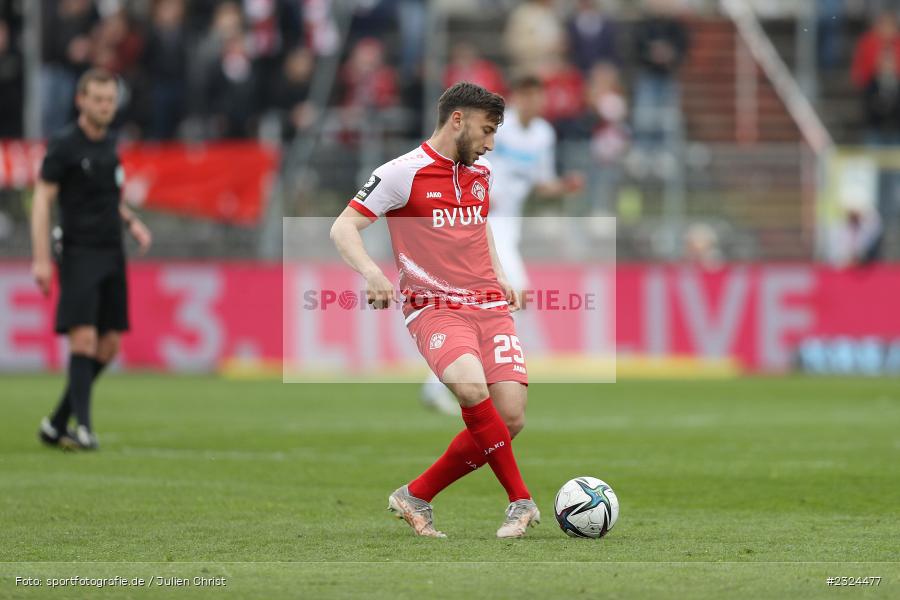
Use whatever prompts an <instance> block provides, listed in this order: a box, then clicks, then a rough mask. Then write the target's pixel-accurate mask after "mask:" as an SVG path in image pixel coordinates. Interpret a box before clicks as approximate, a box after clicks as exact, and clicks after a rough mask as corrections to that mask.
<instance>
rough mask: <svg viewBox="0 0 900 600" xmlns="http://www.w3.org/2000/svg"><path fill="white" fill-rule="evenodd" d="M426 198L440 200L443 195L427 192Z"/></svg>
mask: <svg viewBox="0 0 900 600" xmlns="http://www.w3.org/2000/svg"><path fill="white" fill-rule="evenodd" d="M425 197H426V198H440V197H441V193H440V192H427V193H426V194H425Z"/></svg>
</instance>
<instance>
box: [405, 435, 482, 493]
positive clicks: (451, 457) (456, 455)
mask: <svg viewBox="0 0 900 600" xmlns="http://www.w3.org/2000/svg"><path fill="white" fill-rule="evenodd" d="M486 462H487V459H486V458H485V457H484V452H482V451H481V450H480V449H479V448H478V445H477V444H476V443H475V440H474V439H472V434H471V433H469V430H468V429H463V430H462V431H460V432H459V433H458V434H456V437H455V438H453V441H451V442H450V445H449V446H448V447H447V451H446V452H444V453H443V454H442V455H441V457H440V458H439V459H437V460H436V461H435V462H434V464H433V465H431V466H430V467H428V469H427V470H426V471H425V472H424V473H422V474H421V475H419V476H418V477H417V478H416V479H414V480H413V481H412V482H410V484H409V493H410V494H412V495H413V496H415V497H416V498H421V499H422V500H425V501H426V502H431V499H432V498H434V497H435V496H437V495H438V492H440V491H441V490H443V489H444V488H445V487H447V486H448V485H450V484H451V483H453V482H454V481H456V480H457V479H460V478H461V477H464V476H466V475H468V474H469V473H471V472H472V471H474V470H475V469H477V468H479V467H480V466H481V465H483V464H484V463H486Z"/></svg>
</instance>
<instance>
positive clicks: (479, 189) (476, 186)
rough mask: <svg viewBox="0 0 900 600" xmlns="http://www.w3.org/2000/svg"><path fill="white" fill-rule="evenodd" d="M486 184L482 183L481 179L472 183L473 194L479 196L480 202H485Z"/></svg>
mask: <svg viewBox="0 0 900 600" xmlns="http://www.w3.org/2000/svg"><path fill="white" fill-rule="evenodd" d="M484 194H485V190H484V186H483V185H481V182H480V181H476V182H475V183H473V184H472V195H473V196H475V197H476V198H478V201H479V202H484Z"/></svg>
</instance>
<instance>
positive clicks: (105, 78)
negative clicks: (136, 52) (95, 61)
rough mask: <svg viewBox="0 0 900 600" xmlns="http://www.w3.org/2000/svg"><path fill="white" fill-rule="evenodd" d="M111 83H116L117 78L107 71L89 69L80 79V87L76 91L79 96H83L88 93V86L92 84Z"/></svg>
mask: <svg viewBox="0 0 900 600" xmlns="http://www.w3.org/2000/svg"><path fill="white" fill-rule="evenodd" d="M110 81H112V82H113V83H115V81H116V76H115V75H113V74H112V73H110V72H109V71H107V70H106V69H100V68H94V69H88V70H87V71H85V72H84V74H83V75H82V76H81V77H79V78H78V86H77V88H76V89H77V90H78V94H79V95H81V94H84V93H85V92H87V88H88V85H89V84H91V83H94V82H96V83H109V82H110Z"/></svg>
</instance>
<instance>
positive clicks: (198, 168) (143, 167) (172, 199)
mask: <svg viewBox="0 0 900 600" xmlns="http://www.w3.org/2000/svg"><path fill="white" fill-rule="evenodd" d="M44 153H45V147H44V144H43V143H41V142H27V141H0V188H4V187H11V188H24V187H28V186H31V185H34V182H35V179H36V177H37V174H38V173H39V171H40V165H41V161H42V160H43V157H44ZM120 155H121V159H122V166H123V167H124V170H125V186H124V189H123V196H124V198H125V199H126V200H127V201H128V202H129V203H131V204H133V205H135V206H144V207H146V208H150V209H153V210H161V211H167V212H173V213H177V214H181V215H186V216H191V217H199V218H206V219H214V220H217V221H225V222H228V223H235V224H240V225H252V224H255V223H257V222H258V221H259V219H260V217H261V216H262V211H263V208H264V206H265V201H266V199H267V198H268V195H269V187H270V184H271V181H272V178H273V177H274V175H275V172H276V170H277V168H278V160H279V156H278V152H277V150H276V149H274V148H271V147H268V146H264V145H262V144H259V143H257V142H239V141H234V142H216V143H213V144H196V145H186V144H177V143H166V144H132V145H127V146H123V148H122V149H121V153H120Z"/></svg>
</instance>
